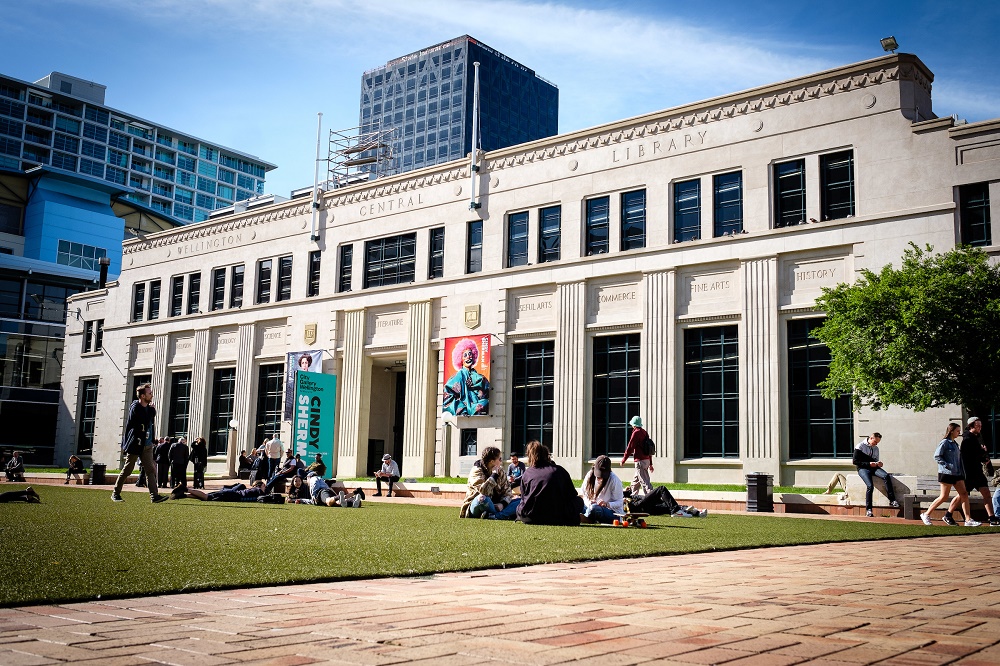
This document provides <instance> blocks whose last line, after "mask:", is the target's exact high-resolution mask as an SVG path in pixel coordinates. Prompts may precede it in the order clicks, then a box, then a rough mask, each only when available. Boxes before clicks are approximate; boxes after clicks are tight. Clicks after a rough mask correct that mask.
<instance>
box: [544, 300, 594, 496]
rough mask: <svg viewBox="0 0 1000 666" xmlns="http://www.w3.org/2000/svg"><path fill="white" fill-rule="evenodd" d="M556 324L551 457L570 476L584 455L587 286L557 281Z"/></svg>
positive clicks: (580, 467) (579, 469) (579, 470)
mask: <svg viewBox="0 0 1000 666" xmlns="http://www.w3.org/2000/svg"><path fill="white" fill-rule="evenodd" d="M556 301H557V307H558V312H557V317H558V321H559V324H558V327H557V328H556V349H555V356H556V358H555V416H554V423H553V424H552V425H553V427H552V431H553V432H552V448H553V457H554V458H556V460H557V462H559V464H560V465H562V466H563V467H565V468H566V469H567V471H569V473H570V475H571V476H572V477H574V478H577V479H578V478H580V477H581V476H582V475H583V466H584V461H585V459H586V457H587V455H586V451H585V446H584V442H585V439H586V429H585V427H584V424H585V423H586V422H587V414H586V378H587V376H588V368H589V367H590V359H589V358H588V357H587V353H586V350H587V334H586V333H587V332H586V325H587V285H586V283H584V282H571V283H568V284H561V285H559V286H558V287H557V288H556Z"/></svg>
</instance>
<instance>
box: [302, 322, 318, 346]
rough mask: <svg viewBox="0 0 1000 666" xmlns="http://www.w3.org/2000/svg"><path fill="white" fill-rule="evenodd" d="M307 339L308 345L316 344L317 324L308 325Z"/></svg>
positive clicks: (305, 336)
mask: <svg viewBox="0 0 1000 666" xmlns="http://www.w3.org/2000/svg"><path fill="white" fill-rule="evenodd" d="M302 337H304V338H305V341H306V344H307V345H312V344H316V324H306V330H305V335H303V336H302Z"/></svg>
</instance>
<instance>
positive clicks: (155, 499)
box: [149, 495, 167, 504]
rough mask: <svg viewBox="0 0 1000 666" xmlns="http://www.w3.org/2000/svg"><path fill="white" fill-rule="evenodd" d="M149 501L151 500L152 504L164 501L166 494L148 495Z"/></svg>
mask: <svg viewBox="0 0 1000 666" xmlns="http://www.w3.org/2000/svg"><path fill="white" fill-rule="evenodd" d="M149 501H150V502H152V503H153V504H159V503H160V502H166V501H167V496H166V495H150V496H149Z"/></svg>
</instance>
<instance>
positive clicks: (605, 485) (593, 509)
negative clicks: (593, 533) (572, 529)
mask: <svg viewBox="0 0 1000 666" xmlns="http://www.w3.org/2000/svg"><path fill="white" fill-rule="evenodd" d="M580 494H581V495H582V496H583V504H584V512H583V515H584V516H586V517H587V518H589V519H590V521H591V522H594V523H608V524H610V523H613V522H614V521H615V517H616V514H620V513H622V512H623V510H624V506H623V503H622V502H623V500H624V497H623V496H622V481H621V479H619V478H618V476H617V475H615V473H614V472H612V471H611V458H609V457H607V456H597V460H595V461H594V467H593V469H591V470H590V471H589V472H587V476H585V477H583V486H582V488H581V489H580Z"/></svg>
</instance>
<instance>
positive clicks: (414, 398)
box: [403, 301, 437, 476]
mask: <svg viewBox="0 0 1000 666" xmlns="http://www.w3.org/2000/svg"><path fill="white" fill-rule="evenodd" d="M408 307H409V311H410V312H409V320H410V330H409V338H408V340H407V344H406V405H405V408H404V410H405V411H404V416H403V469H405V470H406V471H407V476H431V475H433V474H434V416H435V414H434V412H435V409H434V408H435V406H436V405H435V400H434V387H435V385H436V384H437V355H436V354H434V353H433V352H432V350H431V320H432V318H433V304H432V303H431V301H420V302H417V303H410V304H409V306H408Z"/></svg>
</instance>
